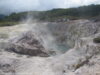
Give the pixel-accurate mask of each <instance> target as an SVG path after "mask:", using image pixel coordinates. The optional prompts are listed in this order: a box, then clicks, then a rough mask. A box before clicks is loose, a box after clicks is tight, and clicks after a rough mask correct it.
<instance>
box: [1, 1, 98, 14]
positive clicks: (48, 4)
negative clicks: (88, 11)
mask: <svg viewBox="0 0 100 75" xmlns="http://www.w3.org/2000/svg"><path fill="white" fill-rule="evenodd" d="M89 4H100V0H0V14H6V13H11V12H21V11H31V10H49V9H53V8H69V7H77V6H82V5H89Z"/></svg>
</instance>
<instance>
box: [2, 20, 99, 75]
mask: <svg viewBox="0 0 100 75" xmlns="http://www.w3.org/2000/svg"><path fill="white" fill-rule="evenodd" d="M48 25H51V26H48ZM47 27H49V29H48V28H47ZM67 28H68V29H67ZM66 29H67V30H66ZM29 31H31V32H32V33H34V35H35V38H36V39H37V40H39V42H40V43H41V45H43V47H44V48H45V49H43V52H46V53H48V51H50V50H51V51H53V52H56V53H54V54H57V55H55V56H54V55H50V56H48V57H40V56H38V55H37V56H30V55H24V54H19V53H16V52H12V51H6V50H5V48H6V47H8V46H10V45H9V44H10V42H12V41H13V42H14V43H15V44H16V39H19V38H20V37H22V34H26V32H29ZM53 32H54V33H53ZM55 32H57V33H56V35H55ZM99 32H100V22H92V21H89V20H75V21H70V22H66V23H26V24H20V25H16V26H10V27H0V75H100V64H99V63H100V45H99V43H94V42H93V39H94V38H96V37H100V33H99ZM62 35H64V36H65V38H66V39H65V38H63V37H62ZM66 36H67V37H66ZM29 37H30V36H29ZM62 38H63V39H62ZM26 39H27V38H26ZM59 39H60V40H59ZM22 40H23V39H22ZM27 40H29V39H27ZM9 41H10V42H9ZM29 41H30V40H29ZM22 43H23V42H22ZM22 43H21V44H22ZM29 43H30V42H29ZM18 44H19V43H18ZM58 44H62V45H65V46H67V47H69V46H70V49H69V50H68V48H66V51H65V52H64V53H62V50H61V49H59V47H58ZM22 45H24V44H22ZM27 45H28V44H27ZM74 45H75V46H74ZM71 47H72V48H71ZM18 49H19V50H20V48H19V47H18Z"/></svg>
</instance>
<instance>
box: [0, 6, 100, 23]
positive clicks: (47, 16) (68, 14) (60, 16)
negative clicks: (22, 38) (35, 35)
mask: <svg viewBox="0 0 100 75" xmlns="http://www.w3.org/2000/svg"><path fill="white" fill-rule="evenodd" d="M98 16H100V5H93V4H92V5H88V6H81V7H77V8H67V9H52V10H48V11H29V12H20V13H12V14H10V15H9V16H6V17H5V18H3V19H2V20H1V21H11V22H12V21H14V22H16V21H17V22H18V21H22V20H26V19H27V18H29V17H31V18H33V19H37V20H39V21H57V22H62V21H67V20H74V19H99V17H98Z"/></svg>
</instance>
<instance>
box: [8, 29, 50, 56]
mask: <svg viewBox="0 0 100 75" xmlns="http://www.w3.org/2000/svg"><path fill="white" fill-rule="evenodd" d="M9 42H11V43H9V45H8V47H7V48H6V50H8V51H13V52H16V53H19V54H25V55H31V56H49V55H48V54H47V53H46V52H45V48H44V47H43V46H42V45H41V44H40V42H39V41H38V40H37V39H36V38H35V37H34V35H33V33H32V32H31V31H28V32H26V33H23V34H22V35H21V36H19V37H17V38H15V39H12V40H10V41H9Z"/></svg>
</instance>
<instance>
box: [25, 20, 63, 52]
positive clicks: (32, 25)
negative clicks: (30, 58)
mask: <svg viewBox="0 0 100 75" xmlns="http://www.w3.org/2000/svg"><path fill="white" fill-rule="evenodd" d="M27 24H28V26H29V29H30V30H31V31H32V33H33V34H34V36H35V38H36V39H38V40H39V42H40V43H41V44H42V45H43V46H44V48H45V49H46V50H47V52H48V50H51V51H55V52H56V54H59V53H61V52H60V50H58V46H57V44H56V43H55V38H54V37H53V36H52V34H51V32H50V31H49V29H48V28H47V24H48V23H39V22H37V21H36V20H35V21H32V20H31V19H28V21H27Z"/></svg>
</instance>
